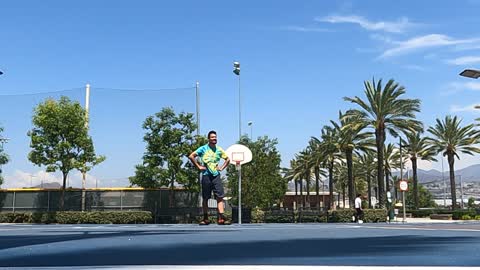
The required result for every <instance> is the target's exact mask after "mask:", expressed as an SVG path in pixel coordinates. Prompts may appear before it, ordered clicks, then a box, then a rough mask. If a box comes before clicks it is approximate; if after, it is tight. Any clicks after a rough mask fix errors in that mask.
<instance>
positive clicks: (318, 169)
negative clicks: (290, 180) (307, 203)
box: [315, 166, 320, 209]
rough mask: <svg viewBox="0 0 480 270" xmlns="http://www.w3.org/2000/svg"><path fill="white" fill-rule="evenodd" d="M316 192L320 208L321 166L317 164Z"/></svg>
mask: <svg viewBox="0 0 480 270" xmlns="http://www.w3.org/2000/svg"><path fill="white" fill-rule="evenodd" d="M315 192H316V193H317V205H316V207H317V209H318V208H320V168H319V167H318V166H315Z"/></svg>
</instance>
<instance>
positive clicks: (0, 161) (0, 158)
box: [0, 127, 8, 185]
mask: <svg viewBox="0 0 480 270" xmlns="http://www.w3.org/2000/svg"><path fill="white" fill-rule="evenodd" d="M2 131H3V128H2V127H0V185H1V184H2V182H3V177H2V166H3V165H5V164H7V163H8V155H7V154H6V153H5V152H4V150H3V143H4V139H3V138H2V136H1V133H2Z"/></svg>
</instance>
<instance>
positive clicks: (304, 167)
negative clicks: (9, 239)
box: [296, 147, 313, 208]
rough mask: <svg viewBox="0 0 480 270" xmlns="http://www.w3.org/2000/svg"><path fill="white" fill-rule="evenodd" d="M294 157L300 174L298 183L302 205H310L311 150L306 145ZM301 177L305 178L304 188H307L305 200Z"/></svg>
mask: <svg viewBox="0 0 480 270" xmlns="http://www.w3.org/2000/svg"><path fill="white" fill-rule="evenodd" d="M296 159H297V161H298V164H297V165H298V171H299V173H300V174H301V176H302V177H301V179H302V180H301V185H300V194H301V198H302V207H305V205H306V206H307V208H308V207H310V181H311V176H312V167H313V166H312V162H311V160H310V159H311V150H310V149H309V148H308V147H307V148H306V149H304V150H303V151H301V152H300V153H299V154H297V155H296ZM303 179H305V182H306V190H307V196H306V201H305V196H304V195H303Z"/></svg>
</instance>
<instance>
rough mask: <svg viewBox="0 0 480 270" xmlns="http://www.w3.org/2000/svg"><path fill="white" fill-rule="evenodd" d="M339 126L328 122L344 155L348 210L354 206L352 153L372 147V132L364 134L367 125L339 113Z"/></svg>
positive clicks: (360, 120)
mask: <svg viewBox="0 0 480 270" xmlns="http://www.w3.org/2000/svg"><path fill="white" fill-rule="evenodd" d="M338 118H339V120H340V124H337V123H336V122H335V121H330V122H331V123H332V125H333V127H334V128H335V129H336V130H337V133H338V139H339V140H338V148H339V149H340V151H341V152H342V153H343V154H344V155H345V158H346V160H347V175H348V182H347V186H348V202H349V204H350V208H354V207H355V204H354V201H355V184H354V181H353V151H355V150H356V151H363V152H365V151H368V150H369V149H370V147H373V146H374V141H373V139H372V135H373V133H372V132H365V131H363V132H362V130H364V129H365V128H366V127H367V123H366V122H364V121H362V119H359V118H355V117H344V114H342V112H341V111H340V112H339V113H338Z"/></svg>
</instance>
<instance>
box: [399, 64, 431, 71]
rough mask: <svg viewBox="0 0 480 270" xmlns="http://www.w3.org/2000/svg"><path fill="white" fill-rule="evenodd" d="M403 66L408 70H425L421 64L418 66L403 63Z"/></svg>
mask: <svg viewBox="0 0 480 270" xmlns="http://www.w3.org/2000/svg"><path fill="white" fill-rule="evenodd" d="M403 68H405V69H409V70H414V71H427V69H426V68H424V67H422V66H418V65H405V66H403Z"/></svg>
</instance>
